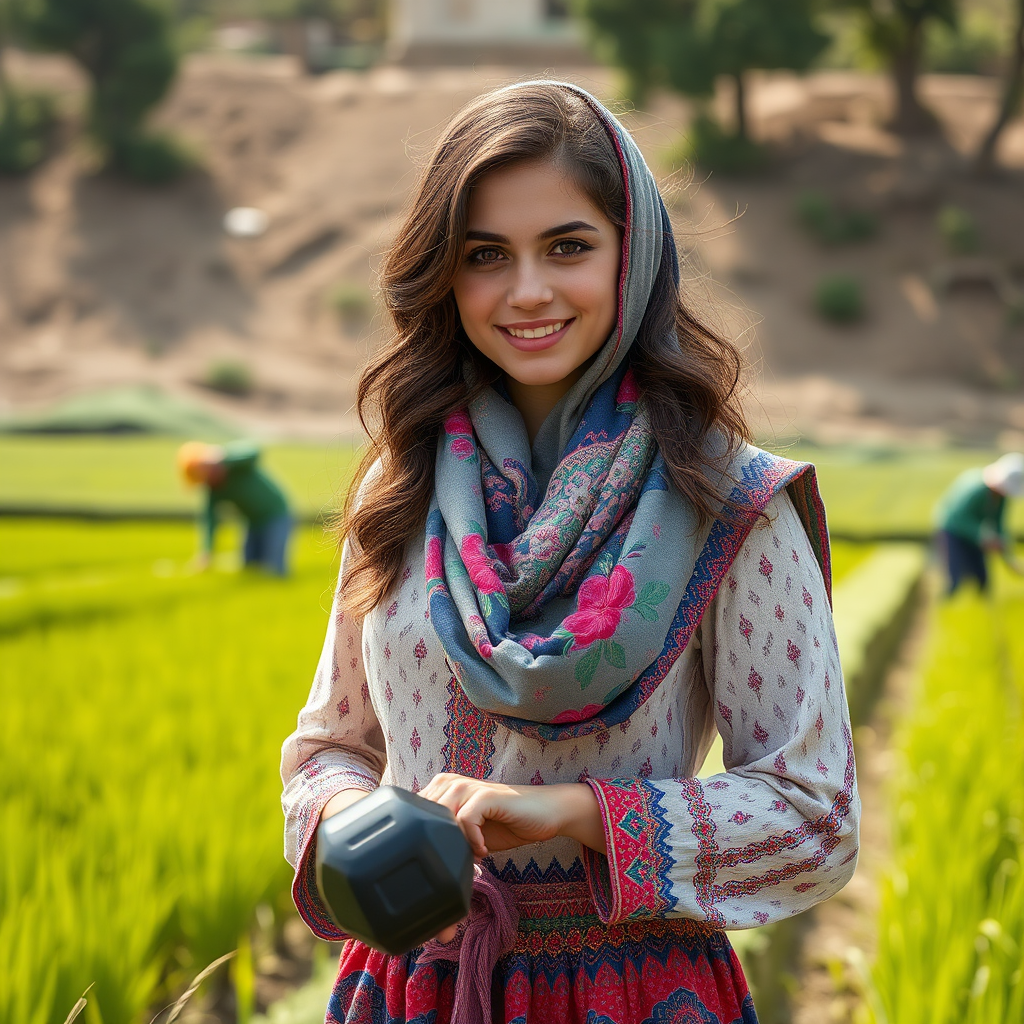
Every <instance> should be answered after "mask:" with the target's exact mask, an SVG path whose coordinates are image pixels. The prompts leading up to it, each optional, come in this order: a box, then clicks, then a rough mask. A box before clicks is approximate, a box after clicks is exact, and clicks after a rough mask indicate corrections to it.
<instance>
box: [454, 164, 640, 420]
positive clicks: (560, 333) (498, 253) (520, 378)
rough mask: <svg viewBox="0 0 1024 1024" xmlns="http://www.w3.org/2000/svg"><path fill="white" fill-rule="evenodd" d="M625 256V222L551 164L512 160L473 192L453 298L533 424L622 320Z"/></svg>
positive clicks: (466, 326)
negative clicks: (618, 220)
mask: <svg viewBox="0 0 1024 1024" xmlns="http://www.w3.org/2000/svg"><path fill="white" fill-rule="evenodd" d="M621 255H622V242H621V232H620V231H619V229H618V227H617V226H616V225H615V224H613V223H612V222H611V221H610V220H608V218H607V217H606V216H605V215H604V214H603V213H602V212H601V211H600V210H599V209H598V208H597V207H596V206H595V205H594V204H593V203H592V202H591V201H590V199H589V198H588V197H587V196H586V195H585V194H584V193H583V192H581V191H580V190H579V188H578V187H577V186H576V185H575V183H574V182H573V181H572V180H571V178H569V177H567V176H566V175H565V173H564V172H563V171H561V170H560V169H559V168H558V167H556V166H555V165H554V164H553V163H551V162H549V161H532V162H528V163H518V164H513V165H512V166H511V167H507V168H503V169H502V170H498V171H494V172H492V173H491V174H488V175H487V176H486V177H484V178H483V179H482V180H481V181H480V183H479V184H478V185H477V186H476V187H475V188H474V189H473V192H472V195H471V197H470V200H469V210H468V224H467V231H466V243H465V250H464V253H463V261H462V266H461V268H460V269H459V272H458V275H457V276H456V278H455V284H454V293H455V302H456V304H457V305H458V307H459V316H460V318H461V320H462V326H463V328H464V329H465V331H466V334H467V335H468V337H469V340H470V341H471V342H472V343H473V345H475V346H476V348H477V349H479V350H480V352H482V353H483V354H484V355H485V356H487V357H488V358H489V359H491V360H492V362H494V363H496V364H497V365H498V366H499V367H501V369H502V370H504V371H505V375H506V382H507V384H508V388H509V392H510V394H511V396H512V399H513V401H514V402H515V403H516V405H517V406H518V407H519V410H520V412H522V413H523V417H524V419H525V420H526V421H527V427H528V428H531V427H533V428H535V427H536V426H539V421H538V418H539V420H541V421H542V420H543V417H544V415H546V412H547V411H550V410H551V408H553V407H554V405H555V403H556V402H557V401H558V399H560V398H561V397H562V395H564V394H565V393H566V392H567V391H568V390H569V388H570V387H572V385H573V384H574V383H575V382H576V381H577V380H579V378H580V377H581V376H582V375H583V371H584V369H585V368H586V365H587V363H588V362H589V360H590V359H591V358H592V357H593V356H594V355H595V354H596V353H597V352H598V350H599V349H600V348H601V346H602V345H603V344H604V342H605V341H606V339H607V338H608V336H609V334H610V333H611V331H612V328H613V327H614V326H615V322H616V316H617V314H618V283H619V266H620V261H621ZM545 410H546V411H545ZM534 432H535V430H534V429H531V430H530V433H531V436H532V435H533V433H534Z"/></svg>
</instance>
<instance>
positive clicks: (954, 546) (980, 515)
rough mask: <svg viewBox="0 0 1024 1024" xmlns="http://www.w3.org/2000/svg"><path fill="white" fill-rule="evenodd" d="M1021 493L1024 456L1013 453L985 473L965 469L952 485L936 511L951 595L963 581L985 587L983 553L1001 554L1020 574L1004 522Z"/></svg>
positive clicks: (940, 545) (1023, 475)
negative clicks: (1009, 501)
mask: <svg viewBox="0 0 1024 1024" xmlns="http://www.w3.org/2000/svg"><path fill="white" fill-rule="evenodd" d="M1022 495H1024V455H1022V454H1021V453H1020V452H1011V453H1010V454H1008V455H1004V456H1003V457H1002V458H1000V459H997V460H996V461H995V462H993V463H992V464H991V465H988V466H985V468H984V469H969V470H967V471H966V472H964V473H961V474H960V476H958V477H957V478H956V480H954V481H953V484H952V486H951V487H950V488H949V490H948V491H946V493H945V494H944V495H943V496H942V498H941V499H940V500H939V504H938V507H937V508H936V511H935V525H936V529H937V531H938V542H939V550H940V552H941V554H942V556H943V558H944V561H945V563H946V571H947V573H948V576H949V591H948V592H949V593H950V594H952V593H953V591H954V590H956V589H957V587H959V586H960V584H961V583H962V582H963V581H964V580H965V579H975V580H977V581H978V587H979V588H980V589H981V590H982V591H985V590H987V589H988V567H987V566H986V564H985V557H986V553H987V552H989V551H999V552H1000V553H1001V554H1002V556H1003V558H1004V559H1005V560H1006V563H1007V565H1009V566H1010V568H1011V569H1013V570H1014V571H1015V572H1020V571H1021V570H1020V568H1019V567H1018V566H1017V563H1016V561H1015V560H1014V557H1013V538H1012V537H1011V535H1010V532H1009V528H1008V527H1007V524H1006V506H1007V499H1008V498H1019V497H1021V496H1022Z"/></svg>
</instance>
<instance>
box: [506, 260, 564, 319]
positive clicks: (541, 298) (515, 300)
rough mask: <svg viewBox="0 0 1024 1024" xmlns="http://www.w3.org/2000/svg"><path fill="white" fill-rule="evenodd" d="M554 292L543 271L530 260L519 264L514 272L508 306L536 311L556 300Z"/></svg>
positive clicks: (510, 283)
mask: <svg viewBox="0 0 1024 1024" xmlns="http://www.w3.org/2000/svg"><path fill="white" fill-rule="evenodd" d="M554 297H555V295H554V290H553V289H552V288H551V285H550V284H549V283H548V281H547V279H546V277H545V275H544V272H543V269H542V268H541V267H538V266H537V265H536V264H534V263H531V262H530V261H528V260H523V261H521V262H519V263H517V264H516V265H515V266H514V267H513V270H512V279H511V281H510V282H509V288H508V304H509V305H510V306H515V307H517V308H519V309H535V308H536V307H537V306H544V305H546V304H547V303H549V302H551V301H552V299H554Z"/></svg>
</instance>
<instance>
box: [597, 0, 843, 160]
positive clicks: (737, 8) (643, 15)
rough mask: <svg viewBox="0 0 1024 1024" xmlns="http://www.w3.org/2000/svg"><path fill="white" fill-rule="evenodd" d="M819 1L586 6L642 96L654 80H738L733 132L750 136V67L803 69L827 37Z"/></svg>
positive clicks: (704, 91)
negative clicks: (819, 20)
mask: <svg viewBox="0 0 1024 1024" xmlns="http://www.w3.org/2000/svg"><path fill="white" fill-rule="evenodd" d="M813 7H814V0H647V2H643V3H638V2H636V0H587V2H585V3H584V4H583V10H584V13H585V14H586V15H587V17H588V18H589V19H590V21H591V23H592V24H593V25H594V27H595V29H596V30H597V33H598V36H599V38H601V39H602V41H604V43H605V45H606V46H608V47H609V48H610V49H611V52H612V55H613V58H614V59H615V60H616V62H617V63H618V64H620V66H622V68H623V69H624V70H625V71H626V74H627V76H628V78H629V81H630V85H631V88H632V89H633V92H634V97H635V98H636V99H638V100H639V99H642V97H643V94H644V92H646V90H647V89H649V88H650V87H651V86H652V85H655V84H665V85H668V86H670V87H672V88H674V89H676V90H678V91H679V92H682V93H685V94H687V95H690V96H709V95H711V94H712V93H713V91H714V87H715V79H716V78H717V77H718V76H719V75H728V76H729V77H731V78H732V79H733V81H734V82H735V85H736V92H735V95H736V118H735V132H736V136H737V137H738V138H740V139H743V140H746V138H747V124H748V117H747V102H746V87H745V83H746V73H747V72H748V71H751V70H753V69H755V68H756V69H760V70H774V69H778V68H789V69H791V70H794V71H805V70H806V69H807V68H808V67H810V65H811V63H812V61H813V60H814V58H815V57H817V56H818V54H819V53H820V52H821V51H822V49H824V47H825V45H826V44H827V43H828V37H827V36H825V35H824V34H823V33H821V32H820V31H818V29H817V28H816V27H815V25H814V21H813V17H812V15H813Z"/></svg>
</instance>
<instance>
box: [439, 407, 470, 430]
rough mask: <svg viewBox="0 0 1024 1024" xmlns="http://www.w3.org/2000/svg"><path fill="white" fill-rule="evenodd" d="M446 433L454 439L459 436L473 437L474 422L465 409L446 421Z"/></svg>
mask: <svg viewBox="0 0 1024 1024" xmlns="http://www.w3.org/2000/svg"><path fill="white" fill-rule="evenodd" d="M444 432H445V433H446V434H447V435H448V436H449V437H454V436H456V435H457V434H470V435H471V434H472V433H473V421H472V420H471V419H470V418H469V414H468V413H467V412H466V411H465V410H464V409H459V410H458V411H457V412H453V413H451V414H450V415H449V416H448V418H447V419H446V420H445V421H444Z"/></svg>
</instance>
